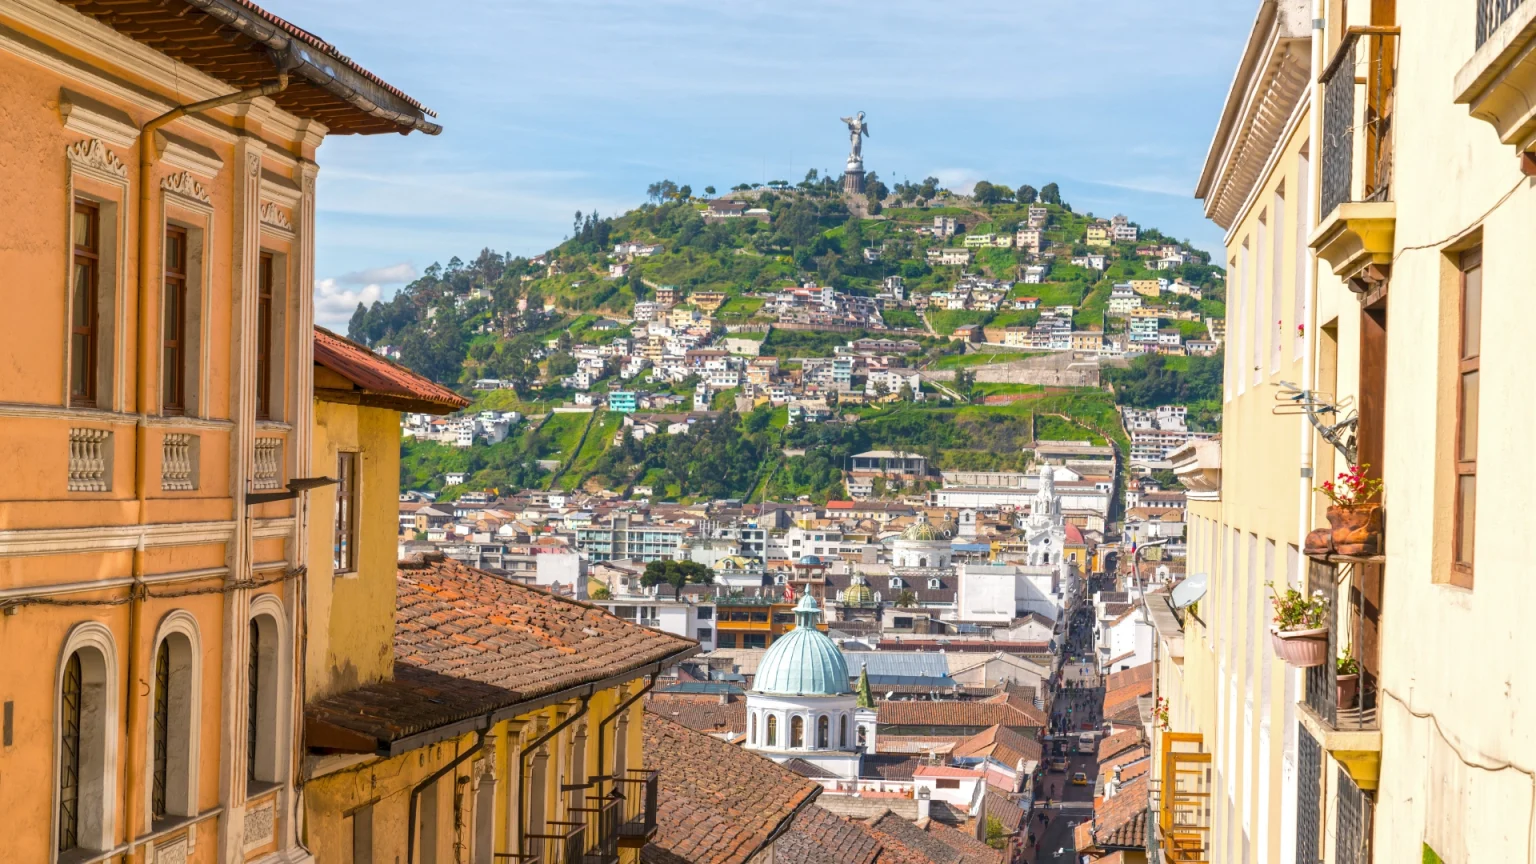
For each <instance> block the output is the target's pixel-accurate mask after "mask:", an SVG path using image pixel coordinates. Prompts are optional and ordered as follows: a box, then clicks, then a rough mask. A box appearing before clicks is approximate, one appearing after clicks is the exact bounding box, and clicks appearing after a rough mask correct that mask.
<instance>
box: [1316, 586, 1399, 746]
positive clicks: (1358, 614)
mask: <svg viewBox="0 0 1536 864" xmlns="http://www.w3.org/2000/svg"><path fill="white" fill-rule="evenodd" d="M1382 569H1383V568H1382V565H1381V563H1380V562H1379V561H1376V560H1374V559H1346V558H1335V559H1333V560H1332V561H1331V562H1329V563H1325V562H1322V561H1316V560H1314V561H1312V562H1311V567H1310V569H1309V571H1308V578H1307V582H1308V584H1307V592H1308V593H1309V594H1310V593H1311V592H1313V591H1322V592H1323V596H1324V597H1326V598H1328V601H1329V609H1331V610H1334V614H1333V626H1332V627H1330V628H1328V657H1329V662H1327V663H1324V664H1323V665H1321V666H1313V667H1311V668H1309V669H1307V671H1306V694H1305V701H1306V706H1307V707H1308V708H1310V709H1312V711H1313V713H1315V714H1316V715H1317V716H1318V717H1319V718H1320V719H1321V720H1322V721H1323V722H1324V723H1326V724H1328V726H1330V727H1331V728H1332V729H1334V730H1335V731H1341V732H1367V731H1376V730H1378V729H1379V728H1380V727H1379V726H1378V725H1377V716H1376V709H1377V697H1378V694H1379V683H1378V682H1379V677H1378V676H1379V675H1380V672H1381V668H1380V661H1379V656H1380V655H1379V650H1380V649H1379V647H1378V646H1379V639H1380V632H1379V630H1380V625H1381V590H1382ZM1340 588H1344V589H1345V592H1347V593H1344V595H1343V599H1344V604H1343V606H1340V594H1341V592H1340ZM1346 647H1347V648H1348V650H1349V652H1350V655H1351V656H1352V657H1354V659H1355V662H1356V663H1357V664H1358V665H1359V667H1360V672H1359V677H1358V679H1357V681H1356V685H1355V688H1354V689H1355V693H1354V694H1353V696H1352V698H1351V694H1349V693H1347V692H1346V693H1344V694H1343V695H1344V697H1345V699H1346V700H1347V701H1346V702H1344V704H1340V700H1339V696H1340V693H1339V687H1338V680H1339V676H1338V667H1337V663H1336V658H1338V657H1340V656H1341V655H1342V653H1343V651H1344V650H1345V648H1346ZM1346 689H1347V688H1346Z"/></svg>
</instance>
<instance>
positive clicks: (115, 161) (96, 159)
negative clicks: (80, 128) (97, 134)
mask: <svg viewBox="0 0 1536 864" xmlns="http://www.w3.org/2000/svg"><path fill="white" fill-rule="evenodd" d="M64 154H65V155H66V156H68V157H69V166H70V169H71V170H73V171H76V172H79V173H83V174H93V175H96V176H97V177H98V178H99V179H101V180H105V181H107V182H108V183H126V182H127V180H128V166H127V165H126V164H124V163H123V160H121V159H119V158H117V154H116V153H113V152H112V151H111V150H108V149H107V145H105V144H103V143H101V139H100V138H87V139H85V140H84V141H76V142H75V143H73V144H71V145H69V146H68V147H66V148H64Z"/></svg>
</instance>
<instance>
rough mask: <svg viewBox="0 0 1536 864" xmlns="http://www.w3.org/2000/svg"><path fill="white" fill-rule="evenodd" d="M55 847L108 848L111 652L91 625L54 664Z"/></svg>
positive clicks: (101, 631) (113, 756)
mask: <svg viewBox="0 0 1536 864" xmlns="http://www.w3.org/2000/svg"><path fill="white" fill-rule="evenodd" d="M57 693H58V702H57V705H56V710H55V716H56V717H57V718H58V723H57V732H58V737H57V740H58V751H57V763H56V764H57V772H58V774H57V780H56V783H55V790H56V795H57V803H58V808H57V812H56V818H57V820H58V821H57V832H56V840H57V844H56V845H57V847H58V849H59V851H60V852H68V851H71V850H88V851H103V850H106V849H110V848H111V847H112V836H113V825H112V817H113V812H114V805H115V802H116V794H115V793H116V790H115V789H114V788H113V784H112V779H113V777H114V776H115V769H116V761H117V734H116V732H117V727H118V720H117V651H116V648H115V646H114V644H113V642H112V634H111V632H110V631H109V630H107V628H106V627H105V626H103V625H101V624H98V623H96V622H87V623H85V624H81V625H79V626H77V627H76V628H75V630H74V631H73V632H71V633H70V636H69V639H68V640H66V641H65V643H64V653H63V658H62V662H60V664H59V679H58V690H57Z"/></svg>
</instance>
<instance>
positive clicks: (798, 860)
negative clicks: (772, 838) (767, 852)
mask: <svg viewBox="0 0 1536 864" xmlns="http://www.w3.org/2000/svg"><path fill="white" fill-rule="evenodd" d="M774 853H775V856H776V857H777V858H778V860H781V861H791V862H794V864H874V862H875V860H876V858H877V857H878V856H879V855H880V842H879V841H878V840H876V839H875V835H874V834H873V833H871V832H870V830H869V829H868V828H867V827H865V825H864V823H862V822H856V821H854V820H852V819H844V818H843V817H841V816H838V815H837V814H835V813H832V812H831V811H828V810H825V809H822V808H821V807H818V806H816V805H814V804H813V805H811V806H810V807H807V808H805V809H804V810H801V811H800V812H799V813H798V814H797V815H796V816H795V819H794V821H793V822H791V823H790V827H789V832H788V833H786V834H785V835H784V836H783V838H782V839H780V840H779V842H778V843H777V844H776V845H775V846H774Z"/></svg>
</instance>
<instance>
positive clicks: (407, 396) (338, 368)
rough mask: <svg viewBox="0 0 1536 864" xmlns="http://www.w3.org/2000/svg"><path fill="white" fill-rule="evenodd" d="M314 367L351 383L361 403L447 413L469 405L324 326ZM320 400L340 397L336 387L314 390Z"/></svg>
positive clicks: (318, 330) (320, 329) (317, 331)
mask: <svg viewBox="0 0 1536 864" xmlns="http://www.w3.org/2000/svg"><path fill="white" fill-rule="evenodd" d="M315 365H317V366H321V367H324V368H326V369H329V370H330V371H332V372H335V373H336V374H337V375H340V376H341V377H343V378H345V379H347V380H348V381H350V382H352V384H353V385H354V386H355V387H357V389H358V390H360V391H362V392H361V393H360V394H357V395H358V396H360V397H361V401H362V402H363V404H376V405H379V406H380V407H388V408H396V409H397V410H401V411H418V412H423V413H428V414H447V413H449V412H452V411H457V410H459V409H461V408H464V407H467V406H468V405H469V400H468V399H465V398H464V397H463V396H460V395H459V394H457V393H455V392H453V391H452V390H449V389H448V388H447V387H444V386H442V385H441V384H437V383H435V382H433V381H429V380H427V379H426V378H423V377H422V376H420V375H417V374H416V373H415V372H412V371H411V370H409V369H407V368H405V367H404V366H401V365H400V364H398V363H395V362H394V361H392V360H390V359H388V358H386V357H380V356H379V355H377V354H375V353H373V352H372V351H369V350H368V349H367V348H366V347H364V346H362V345H359V344H357V343H356V342H353V341H352V340H350V339H346V338H343V337H341V336H337V335H336V334H335V333H332V332H331V331H329V330H327V329H325V328H324V327H316V328H315ZM315 392H316V395H318V396H319V397H320V398H321V399H325V398H327V397H328V396H340V395H341V394H338V393H336V392H335V388H322V387H321V386H319V384H318V383H317V384H316V387H315Z"/></svg>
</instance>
